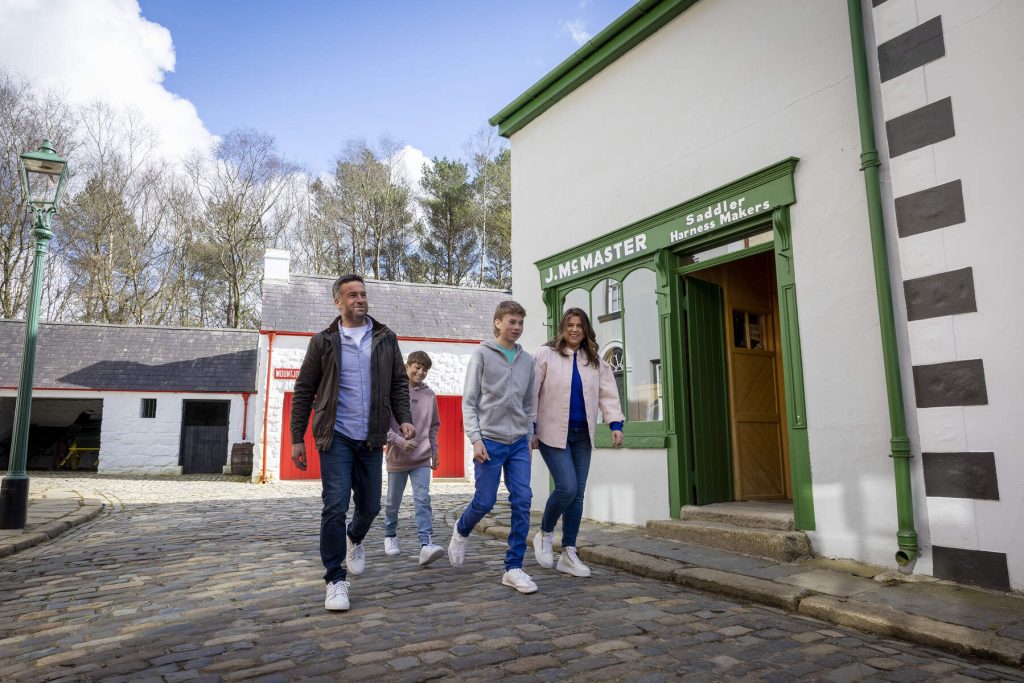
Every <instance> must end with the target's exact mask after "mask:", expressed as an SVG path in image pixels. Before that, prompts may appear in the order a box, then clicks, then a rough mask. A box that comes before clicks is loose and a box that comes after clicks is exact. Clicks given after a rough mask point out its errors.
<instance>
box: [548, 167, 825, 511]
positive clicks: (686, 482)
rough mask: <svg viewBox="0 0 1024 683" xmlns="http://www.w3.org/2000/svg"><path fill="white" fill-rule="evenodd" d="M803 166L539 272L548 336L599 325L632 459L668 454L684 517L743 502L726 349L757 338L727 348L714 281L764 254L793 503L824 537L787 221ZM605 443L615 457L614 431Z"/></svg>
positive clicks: (748, 179) (640, 226)
mask: <svg viewBox="0 0 1024 683" xmlns="http://www.w3.org/2000/svg"><path fill="white" fill-rule="evenodd" d="M796 165H797V159H795V158H789V159H785V160H783V161H780V162H779V163H776V164H774V165H772V166H769V167H767V168H764V169H761V170H760V171H756V172H754V173H751V174H750V175H747V176H744V177H743V178H740V179H738V180H736V181H734V182H732V183H729V184H728V185H724V186H722V187H719V188H717V189H715V190H712V191H710V192H707V193H705V194H703V195H701V196H699V197H695V198H693V199H691V200H688V201H686V202H684V203H682V204H679V205H677V206H674V207H672V208H670V209H667V210H665V211H662V212H661V213H658V214H656V215H654V216H650V217H648V218H645V219H643V220H641V221H638V222H636V223H633V224H631V225H628V226H625V227H623V228H620V229H618V230H616V231H614V232H612V233H609V234H606V235H604V236H602V237H600V238H597V239H595V240H592V241H590V242H587V243H585V244H581V245H578V246H576V247H573V248H571V249H568V250H566V251H563V252H561V253H558V254H554V255H552V256H550V257H548V258H545V259H542V260H541V261H538V262H537V263H536V265H537V267H538V269H539V271H540V279H541V287H542V290H543V296H544V303H545V305H546V307H547V314H548V324H549V328H548V329H554V328H555V326H556V325H557V323H558V319H559V317H560V316H561V313H562V311H563V310H565V309H566V308H569V307H572V306H578V307H580V308H583V309H584V310H589V312H590V316H591V319H592V322H593V323H594V327H595V329H596V331H597V334H598V344H599V347H600V348H599V351H600V353H601V355H602V357H603V358H604V359H605V360H607V361H608V362H609V363H611V364H612V367H613V370H615V373H616V378H617V380H618V382H619V391H620V394H621V395H622V399H623V411H624V413H625V414H626V416H627V422H626V425H625V430H624V431H625V439H626V442H625V446H626V447H627V448H657V449H667V453H668V462H667V468H666V472H667V481H666V482H664V485H666V486H667V487H668V493H669V503H670V511H669V512H670V514H671V515H672V516H673V517H676V516H678V515H679V513H680V508H681V506H683V505H690V504H706V503H713V502H722V501H731V500H734V491H735V488H734V486H733V484H734V482H733V481H732V472H733V462H732V453H731V449H732V447H731V445H730V443H731V439H730V438H729V436H730V434H729V428H730V427H729V419H728V400H729V399H728V396H727V393H728V391H729V386H728V381H727V378H726V368H725V356H726V355H728V354H727V353H726V351H725V349H726V341H725V340H726V338H727V337H728V339H730V340H734V338H735V337H737V336H743V335H746V334H747V332H750V331H751V330H753V329H754V327H753V325H752V324H748V325H747V327H745V328H743V331H740V332H733V331H729V333H728V335H726V330H725V329H724V328H725V327H726V326H727V322H726V314H725V310H724V309H723V300H722V290H721V288H720V287H718V286H716V285H715V284H714V283H712V282H708V281H707V279H706V277H705V275H704V274H705V273H708V272H711V270H710V269H714V268H716V267H728V264H730V263H732V262H736V261H740V260H744V259H746V260H748V262H749V260H750V259H751V258H752V257H755V256H759V255H760V256H759V258H760V260H761V261H763V262H765V263H768V262H770V261H772V260H773V261H774V264H773V265H774V274H773V275H772V280H771V281H772V282H773V284H774V289H775V291H773V292H772V296H773V297H774V302H775V306H776V309H775V310H776V311H777V313H776V316H777V322H776V323H775V325H776V327H775V329H776V337H777V339H778V342H777V345H776V346H777V348H776V349H775V350H776V352H777V354H778V356H779V361H780V362H779V365H780V366H781V376H782V386H781V387H780V392H779V393H780V397H779V398H780V403H782V404H784V409H783V407H782V406H780V410H779V414H780V416H781V420H782V424H781V428H782V430H783V431H784V435H783V441H784V442H785V444H786V446H787V448H786V452H787V453H788V462H787V463H786V468H785V470H786V473H785V476H786V478H787V480H788V481H787V482H786V497H787V498H788V497H790V496H791V497H792V501H793V512H794V521H795V523H796V526H797V528H799V529H803V530H811V529H814V510H813V503H812V496H811V477H810V455H809V452H808V441H807V412H806V406H805V400H804V383H803V373H802V361H801V352H800V336H799V324H798V320H797V308H796V282H795V278H794V271H793V254H792V235H791V230H790V220H789V206H790V205H791V204H793V203H794V202H795V201H796V195H795V189H794V180H793V174H794V171H795V168H796ZM771 255H773V256H774V258H773V259H772V257H771ZM702 278H703V279H702ZM747 320H748V322H749V319H747ZM757 334H758V335H759V336H760V335H761V334H762V331H761V330H760V329H758V330H757ZM595 438H596V443H595V444H594V445H595V446H596V447H598V448H607V447H610V445H611V438H610V435H609V434H608V433H607V432H606V431H604V430H599V431H598V432H597V436H596V437H595ZM652 485H658V484H657V483H655V482H652Z"/></svg>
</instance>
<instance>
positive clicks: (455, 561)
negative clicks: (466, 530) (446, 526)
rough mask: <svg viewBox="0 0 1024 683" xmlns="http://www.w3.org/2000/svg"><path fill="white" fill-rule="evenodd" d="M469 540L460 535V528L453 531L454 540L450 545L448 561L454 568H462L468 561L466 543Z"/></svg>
mask: <svg viewBox="0 0 1024 683" xmlns="http://www.w3.org/2000/svg"><path fill="white" fill-rule="evenodd" d="M468 540H469V538H467V537H466V536H463V535H462V534H460V533H459V528H458V527H455V528H454V529H452V540H451V541H449V543H448V561H449V562H451V563H452V566H453V567H461V566H462V563H463V562H464V561H465V559H466V541H468Z"/></svg>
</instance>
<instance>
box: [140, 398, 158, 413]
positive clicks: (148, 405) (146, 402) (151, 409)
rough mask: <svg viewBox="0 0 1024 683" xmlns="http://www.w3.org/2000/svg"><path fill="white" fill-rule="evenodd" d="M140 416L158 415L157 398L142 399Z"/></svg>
mask: <svg viewBox="0 0 1024 683" xmlns="http://www.w3.org/2000/svg"><path fill="white" fill-rule="evenodd" d="M139 415H140V417H156V399H155V398H144V399H142V406H141V408H140V412H139Z"/></svg>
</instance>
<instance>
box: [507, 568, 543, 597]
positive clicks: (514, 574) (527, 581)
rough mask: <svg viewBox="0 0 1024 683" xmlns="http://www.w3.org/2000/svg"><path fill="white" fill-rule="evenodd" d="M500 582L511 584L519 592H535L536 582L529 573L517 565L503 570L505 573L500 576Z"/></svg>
mask: <svg viewBox="0 0 1024 683" xmlns="http://www.w3.org/2000/svg"><path fill="white" fill-rule="evenodd" d="M501 584H502V585H503V586H511V587H512V588H515V589H516V590H517V591H519V592H520V593H536V592H537V584H535V583H534V582H533V579H531V578H530V575H529V574H527V573H526V572H524V571H523V570H522V569H519V568H518V567H517V568H515V569H509V570H508V571H507V572H505V575H504V576H502V577H501Z"/></svg>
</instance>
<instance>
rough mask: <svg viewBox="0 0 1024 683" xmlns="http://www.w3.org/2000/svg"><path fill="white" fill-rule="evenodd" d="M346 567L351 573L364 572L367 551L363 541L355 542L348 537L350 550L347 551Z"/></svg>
mask: <svg viewBox="0 0 1024 683" xmlns="http://www.w3.org/2000/svg"><path fill="white" fill-rule="evenodd" d="M345 567H346V568H347V569H348V573H349V574H362V573H363V570H364V569H366V551H365V550H364V549H363V544H362V543H354V542H353V541H352V538H351V537H350V538H349V539H348V550H346V551H345Z"/></svg>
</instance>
